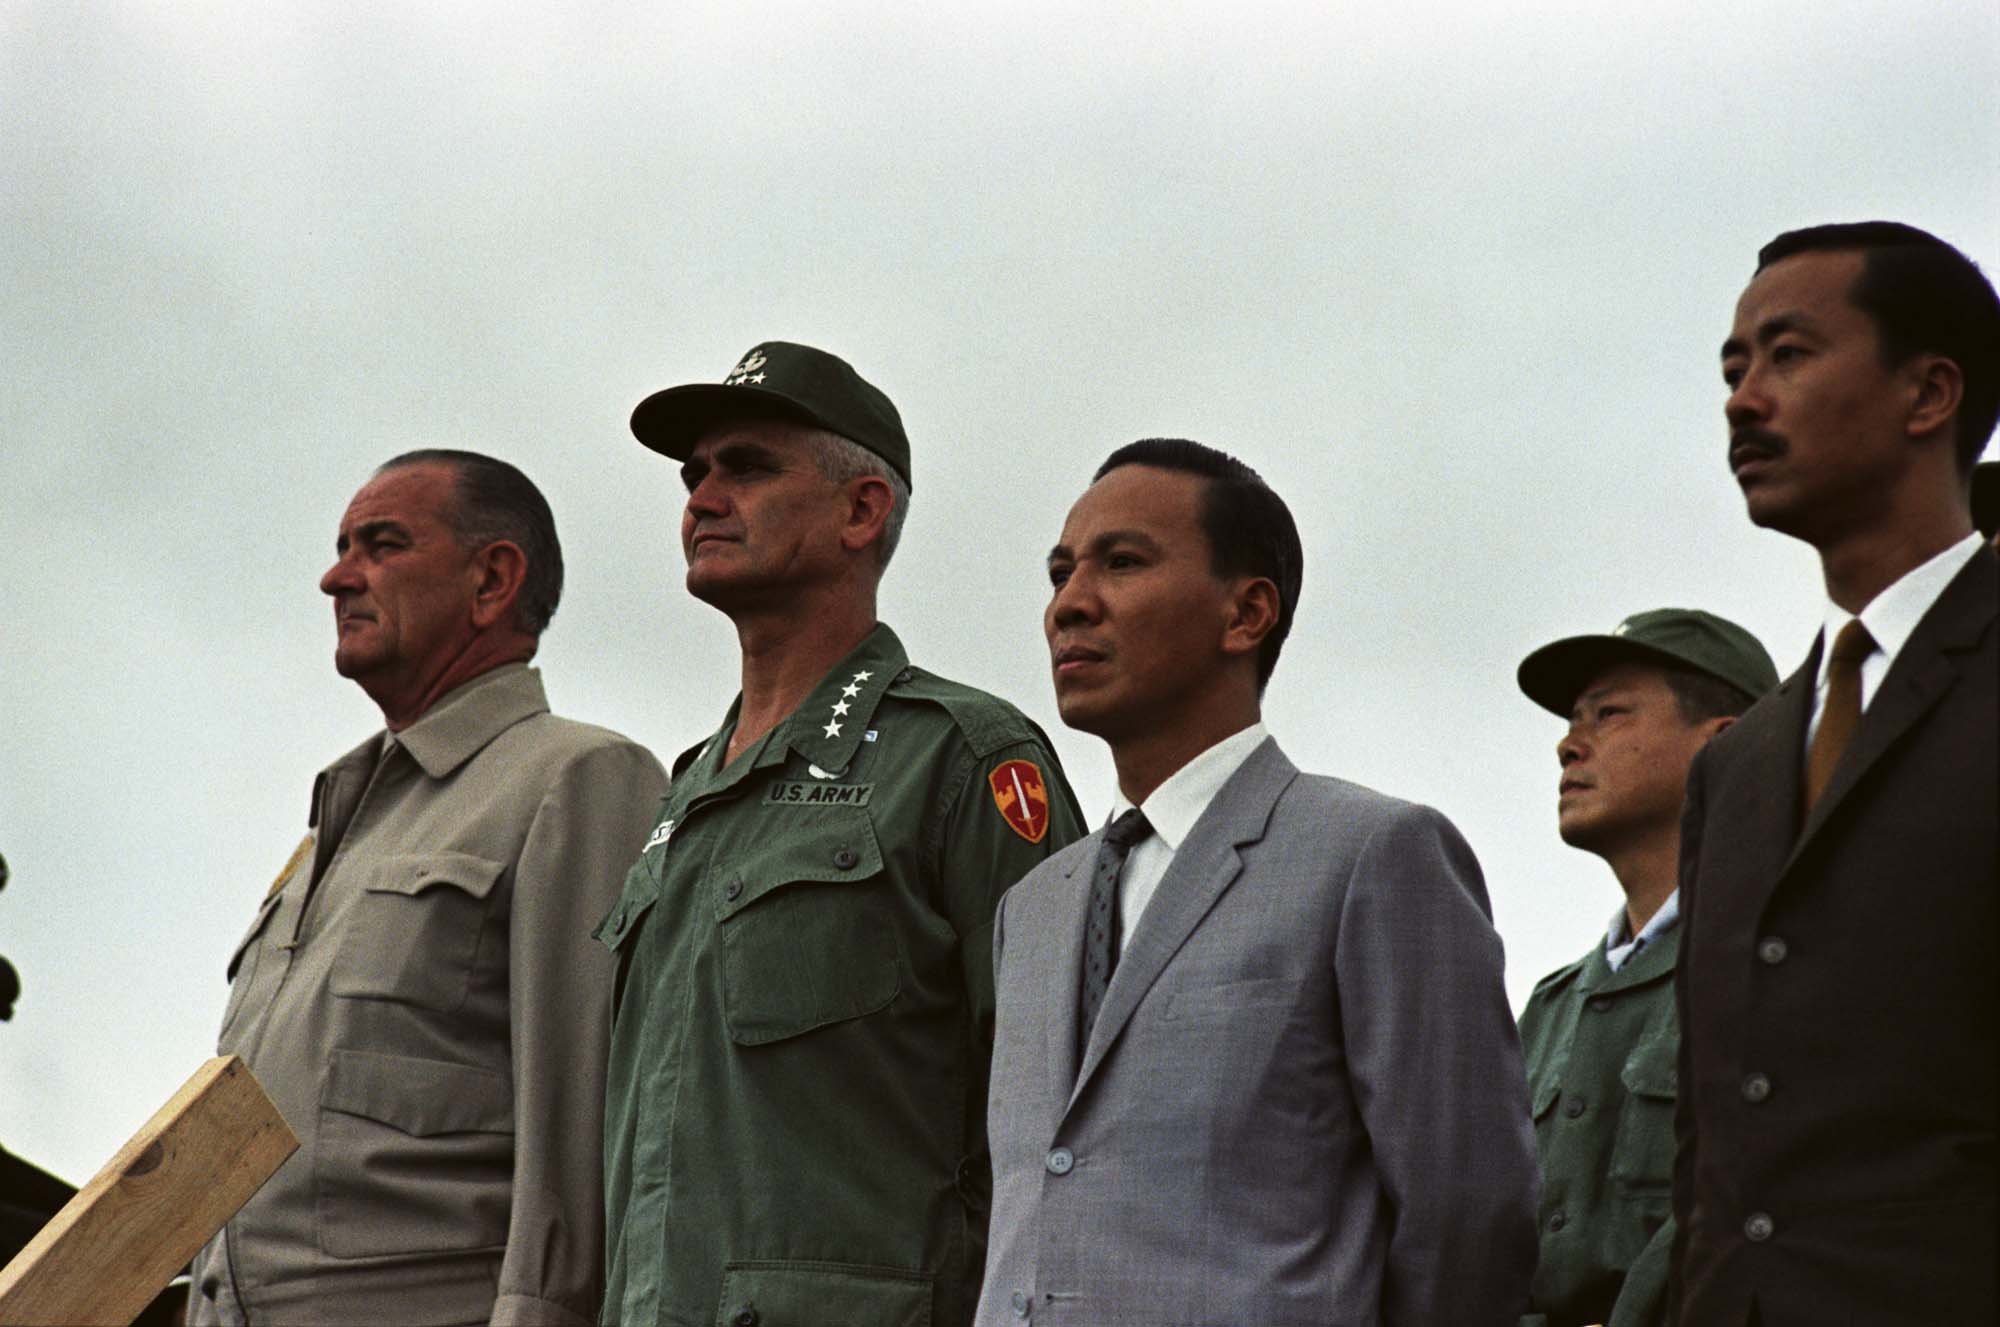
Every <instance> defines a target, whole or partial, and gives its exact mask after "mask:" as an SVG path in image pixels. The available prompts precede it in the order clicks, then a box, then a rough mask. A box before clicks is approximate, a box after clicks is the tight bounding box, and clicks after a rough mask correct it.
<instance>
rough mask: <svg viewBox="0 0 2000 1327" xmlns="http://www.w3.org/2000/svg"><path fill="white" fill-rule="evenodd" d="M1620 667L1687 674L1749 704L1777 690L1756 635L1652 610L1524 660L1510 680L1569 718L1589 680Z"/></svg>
mask: <svg viewBox="0 0 2000 1327" xmlns="http://www.w3.org/2000/svg"><path fill="white" fill-rule="evenodd" d="M1620 663H1653V664H1665V665H1667V666H1669V667H1674V668H1692V669H1693V670H1695V671H1696V672H1699V673H1706V674H1708V675H1709V676H1710V677H1714V678H1720V679H1721V680H1722V681H1724V682H1727V683H1729V684H1730V685H1731V686H1733V687H1735V688H1737V689H1738V690H1740V691H1741V692H1743V694H1744V695H1746V696H1749V697H1750V698H1751V699H1752V700H1755V699H1757V698H1758V697H1760V696H1762V695H1764V694H1765V693H1766V692H1768V691H1770V690H1771V689H1773V688H1774V687H1776V686H1777V685H1778V669H1777V667H1776V666H1775V665H1774V664H1773V663H1772V662H1771V656H1770V655H1769V654H1768V653H1766V652H1765V650H1764V647H1763V646H1762V645H1760V644H1758V642H1757V638H1756V637H1755V636H1753V635H1751V634H1750V633H1749V632H1747V631H1745V630H1744V629H1743V628H1741V627H1739V626H1737V625H1736V624H1735V623H1734V622H1731V621H1730V620H1729V619H1727V618H1722V617H1717V616H1716V615H1715V614H1713V613H1704V612H1702V611H1701V610H1700V609H1698V608H1655V609H1653V610H1651V611H1650V612H1645V613H1634V614H1633V615H1632V616H1630V617H1628V618H1626V619H1625V620H1624V621H1623V622H1620V623H1619V624H1618V625H1617V626H1615V627H1613V628H1612V629H1611V630H1610V632H1609V633H1607V634H1605V635H1601V636H1569V637H1565V638H1564V639H1562V640H1559V641H1555V642H1553V643H1551V644H1548V645H1544V646H1542V648H1541V649H1539V650H1536V651H1535V652H1534V653H1533V654H1530V655H1529V656H1528V657H1527V658H1525V659H1523V660H1521V666H1520V668H1519V669H1518V670H1517V671H1516V672H1515V674H1514V676H1515V680H1516V681H1518V682H1519V683H1520V684H1521V690H1522V691H1523V692H1524V693H1525V694H1526V695H1527V697H1528V699H1529V700H1532V701H1534V702H1535V703H1536V704H1537V705H1540V706H1541V707H1542V708H1543V709H1545V710H1548V711H1550V712H1552V713H1554V714H1556V715H1557V716H1559V717H1561V718H1565V719H1566V718H1568V717H1569V712H1570V707H1571V706H1572V705H1574V704H1575V703H1576V698H1577V695H1578V693H1579V692H1581V691H1582V690H1583V688H1584V687H1585V686H1586V685H1587V684H1588V683H1589V681H1590V679H1591V678H1593V677H1595V676H1597V674H1599V673H1601V672H1603V671H1604V670H1605V669H1606V668H1609V667H1611V666H1612V665H1613V664H1620Z"/></svg>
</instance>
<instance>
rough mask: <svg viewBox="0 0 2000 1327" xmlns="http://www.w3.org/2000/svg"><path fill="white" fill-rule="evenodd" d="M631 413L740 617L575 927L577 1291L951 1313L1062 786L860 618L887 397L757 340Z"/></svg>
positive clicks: (668, 1305)
mask: <svg viewBox="0 0 2000 1327" xmlns="http://www.w3.org/2000/svg"><path fill="white" fill-rule="evenodd" d="M632 431H633V433H634V434H636V435H637V436H638V438H639V440H640V441H641V442H643V443H644V444H645V445H646V446H648V447H651V448H652V449H653V450H655V451H658V452H662V453H664V454H665V455H667V456H670V457H672V458H674V459H675V460H678V461H679V462H680V463H681V478H682V480H683V482H684V483H685V485H686V488H687V495H688V496H687V505H686V508H685V510H684V511H683V512H682V514H681V546H682V549H683V551H684V552H685V554H686V556H687V588H688V591H689V593H691V594H692V595H694V596H695V597H696V598H697V599H700V600H702V601H703V602H705V603H707V604H710V605H712V606H713V607H715V608H717V609H720V610H721V611H722V612H723V613H725V614H727V615H728V616H729V618H730V620H731V622H732V624H733V625H734V626H735V628H736V633H737V638H738V641H739V644H740V646H741V650H742V689H741V692H740V694H739V695H738V697H737V699H736V701H735V703H734V704H732V705H731V706H730V708H729V711H728V713H727V714H726V715H724V716H723V720H722V724H721V726H720V727H719V728H717V729H716V731H715V732H714V733H713V734H712V735H711V736H710V737H708V738H707V739H706V740H705V741H703V742H702V743H700V744H699V745H697V746H695V747H693V748H691V749H690V750H688V751H687V752H685V753H684V754H682V755H681V757H680V758H679V760H677V761H676V762H675V763H674V778H673V785H672V788H671V790H670V791H669V793H668V795H667V798H666V800H665V801H664V803H663V804H662V805H661V808H660V813H659V818H658V822H657V827H656V828H655V829H654V830H653V833H652V835H651V837H650V839H649V840H648V842H647V843H646V845H645V851H644V853H643V855H642V856H641V857H640V859H639V861H638V863H637V864H636V865H635V866H634V867H633V868H632V870H631V872H630V874H629V875H628V876H627V878H626V883H625V890H624V894H623V896H622V897H621V898H620V899H619V901H618V904H617V906H616V907H614V908H613V909H612V910H611V912H610V914H609V915H607V916H606V917H605V918H604V921H603V923H602V924H601V925H600V926H599V927H598V928H597V936H598V939H599V940H601V941H602V942H603V943H604V944H605V945H606V946H607V947H608V948H609V949H610V950H611V951H612V952H613V953H614V954H615V955H616V960H617V992H618V994H617V1010H616V1014H615V1019H614V1023H613V1030H612V1050H611V1062H610V1071H609V1072H610V1081H609V1085H608V1091H607V1102H606V1119H605V1143H604V1146H605V1201H606V1213H607V1220H608V1227H607V1230H606V1243H607V1249H608V1258H609V1263H608V1268H607V1281H606V1287H605V1291H606V1293H605V1299H604V1309H603V1321H604V1322H605V1323H606V1324H622V1327H639V1325H640V1324H646V1325H647V1327H652V1325H653V1324H667V1323H673V1324H697V1323H698V1324H703V1325H704V1327H706V1324H712V1323H718V1322H719V1323H730V1324H741V1327H757V1325H758V1324H763V1325H764V1327H779V1325H780V1324H792V1323H837V1322H844V1323H867V1324H871V1327H872V1325H873V1324H885V1325H886V1324H891V1323H894V1324H899V1325H902V1327H919V1325H920V1327H943V1325H944V1324H954V1327H955V1325H956V1324H962V1323H964V1322H965V1321H966V1320H967V1319H968V1318H969V1317H970V1316H971V1313H972V1308H973V1304H974V1300H975V1298H976V1296H977V1293H978V1288H979V1276H980V1268H981V1265H982V1263H983V1261H984V1254H985V1231H986V1215H987V1207H988V1203H989V1198H990V1193H991V1180H990V1166H989V1164H988V1160H987V1154H986V1123H985V1102H986V1083H987V1070H988V1063H989V1060H990V1058H991V1054H992V1035H993V969H992V956H991V939H992V925H993V913H994V909H995V906H996V905H997V903H998V902H999V899H1000V895H1001V894H1002V893H1003V892H1005V891H1006V889H1007V888H1008V887H1009V886H1010V885H1012V884H1013V883H1014V882H1015V881H1016V880H1018V879H1019V878H1020V877H1021V876H1022V875H1024V874H1025V873H1026V872H1027V871H1028V870H1029V868H1031V867H1033V866H1034V865H1036V864H1037V863H1039V862H1041V861H1042V860H1043V859H1044V858H1045V857H1047V856H1048V855H1049V854H1050V853H1052V852H1054V851H1056V850H1057V849H1059V848H1061V847H1063V846H1064V845H1066V844H1068V843H1069V842H1071V841H1072V840H1074V839H1076V838H1079V837H1080V836H1081V834H1082V816H1081V812H1080V810H1079V808H1078V806H1077V803H1076V799H1075V797H1074V795H1073V794H1072V793H1071V792H1070V789H1069V785H1068V784H1067V783H1066V782H1065V780H1064V778H1063V774H1062V770H1061V768H1060V767H1059V766H1058V765H1057V764H1056V759H1055V756H1054V753H1053V752H1052V751H1051V749H1050V747H1049V744H1048V740H1047V738H1046V737H1045V736H1044V735H1043V734H1042V732H1041V730H1040V729H1038V728H1037V727H1036V726H1035V725H1034V724H1033V723H1032V722H1031V721H1030V720H1028V719H1027V718H1026V717H1025V716H1023V715H1022V714H1021V713H1020V712H1019V711H1018V710H1016V709H1015V708H1014V707H1013V706H1011V705H1009V704H1007V703H1006V702H1004V701H1002V700H999V699H996V698H995V697H993V696H990V695H987V694H985V693H984V692H980V691H975V690H973V689H972V688H970V687H966V686H961V685H959V684H957V683H955V682H950V681H947V680H945V679H944V678H941V677H938V676H936V675H935V674H932V673H929V672H926V671H924V670H923V669H921V668H917V667H914V666H912V665H911V664H910V662H909V659H908V658H907V656H906V655H905V654H904V650H903V645H902V642H901V641H899V640H898V639H897V638H896V635H895V633H894V632H892V631H891V630H890V629H889V628H888V626H886V625H885V624H882V623H880V622H879V621H878V620H877V619H876V615H875V614H876V586H877V583H878V581H879V580H880V578H881V575H882V570H883V568H884V566H885V565H886V564H887V562H888V560H889V557H890V555H891V554H892V553H893V551H894V549H895V546H896V541H897V536H898V534H899V532H900V530H901V527H902V524H903V518H904V514H905V512H906V511H907V510H908V505H909V493H910V445H909V441H908V439H907V438H906V437H905V435H904V432H903V426H902V421H901V419H900V418H899V417H898V415H897V413H896V409H895V407H894V406H893V405H891V404H890V402H889V398H888V397H886V396H884V395H883V394H882V393H881V392H880V391H878V390H877V389H876V388H874V387H873V386H871V385H870V384H869V383H867V382H866V381H864V380H863V379H862V378H861V377H860V376H859V375H857V374H856V373H855V372H854V370H853V369H852V368H850V367H849V366H848V365H847V364H846V363H845V362H844V361H842V360H840V359H838V358H836V357H835V356H833V355H830V354H827V353H825V352H824V351H820V350H815V349H813V348H811V347H808V346H800V345H793V344H789V343H787V342H782V341H767V342H765V343H763V344H761V345H759V346H757V347H755V348H753V349H752V350H751V351H750V352H749V353H748V354H746V355H745V356H744V357H743V359H742V361H741V362H739V363H738V364H737V365H736V367H735V368H734V369H732V370H731V371H730V372H729V373H728V374H727V375H726V376H725V377H724V379H723V381H722V382H721V383H706V384H696V385H690V386H684V387H675V388H670V389H668V390H667V391H663V392H660V393H657V394H655V395H653V396H651V397H648V398H647V399H646V400H645V401H643V402H641V403H640V405H639V407H638V409H637V410H635V411H634V412H633V415H632Z"/></svg>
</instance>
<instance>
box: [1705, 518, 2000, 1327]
mask: <svg viewBox="0 0 2000 1327" xmlns="http://www.w3.org/2000/svg"><path fill="white" fill-rule="evenodd" d="M1996 612H2000V558H1996V557H1995V555H1994V553H1993V551H1992V549H1990V548H1982V549H1981V550H1980V551H1979V553H1978V555H1977V556H1976V557H1975V558H1974V559H1973V560H1972V562H1971V563H1969V564H1968V565H1967V566H1966V567H1965V568H1964V569H1963V570H1962V571H1961V572H1960V574H1959V575H1958V576H1957V577H1956V578H1954V579H1953V580H1952V582H1951V583H1950V585H1949V586H1947V587H1946V589H1945V591H1944V593H1943V594H1942V595H1941V596H1940V597H1939V599H1938V601H1937V602H1936V603H1935V604H1933V605H1932V607H1931V609H1930V611H1929V612H1928V613H1927V614H1926V615H1925V616H1924V618H1923V620H1922V621H1921V622H1920V623H1918V625H1917V628H1916V630H1915V632H1914V633H1913V634H1912V635H1911V636H1910V638H1909V640H1908V641H1907V642H1906V643H1905V644H1904V646H1903V650H1902V652H1901V653H1900V654H1899V655H1897V657H1896V660H1895V662H1894V664H1893V665H1892V666H1891V667H1890V669H1889V672H1888V674H1887V676H1885V677H1884V678H1883V680H1882V684H1881V687H1880V688H1879V689H1878V691H1877V692H1876V694H1875V696H1874V697H1873V699H1872V700H1871V701H1870V703H1869V706H1868V709H1867V711H1866V713H1865V714H1864V715H1863V716H1862V720H1861V726H1860V728H1859V729H1858V730H1857V731H1856V733H1855V736H1854V739H1853V742H1852V744H1851V745H1850V746H1849V747H1848V749H1847V752H1846V754H1845V756H1844V757H1843V758H1842V761H1841V764H1840V766H1839V768H1838V769H1836V770H1835V771H1834V775H1833V781H1832V782H1831V783H1830V784H1829V785H1828V787H1827V790H1826V792H1825V794H1824V795H1823V796H1822V797H1821V799H1820V801H1819V802H1818V804H1817V805H1815V806H1814V807H1813V809H1812V813H1811V815H1810V816H1807V817H1805V819H1804V824H1803V826H1801V825H1800V818H1801V815H1800V805H1801V802H1802V799H1803V793H1802V789H1801V783H1802V768H1803V764H1804V743H1805V729H1806V721H1807V718H1808V716H1809V715H1810V713H1811V707H1812V696H1813V683H1814V679H1815V677H1816V674H1817V669H1818V665H1819V651H1818V649H1817V648H1816V649H1815V650H1814V651H1813V653H1812V655H1811V657H1810V658H1808V659H1807V660H1806V663H1805V666H1804V667H1802V668H1801V669H1800V670H1799V671H1798V672H1796V673H1794V674H1792V676H1791V677H1789V678H1787V679H1786V680H1785V682H1784V683H1783V685H1781V686H1780V687H1779V688H1778V690H1777V691H1776V692H1775V693H1773V694H1772V695H1770V696H1768V697H1766V698H1765V699H1764V700H1763V701H1761V702H1759V703H1758V704H1757V705H1756V706H1755V707H1754V708H1752V709H1751V710H1750V712H1749V713H1748V714H1746V715H1744V716H1743V718H1742V720H1741V721H1740V722H1738V723H1737V724H1736V725H1735V726H1734V727H1733V728H1730V729H1729V730H1728V731H1726V732H1724V733H1723V734H1722V735H1721V736H1719V737H1717V738H1716V740H1715V741H1714V742H1712V743H1711V744H1710V745H1709V747H1708V749H1707V750H1706V751H1704V752H1703V753H1702V754H1701V756H1700V757H1699V758H1698V759H1697V760H1696V761H1695V764H1694V768H1693V770H1692V771H1691V773H1690V775H1689V782H1688V799H1687V808H1686V817H1685V821H1684V824H1683V834H1682V844H1681V908H1682V917H1683V921H1682V926H1683V927H1684V928H1685V934H1684V938H1683V941H1682V949H1681V965H1680V972H1679V974H1678V978H1677V994H1678V1000H1679V1006H1680V1014H1681V1029H1682V1040H1681V1061H1680V1063H1681V1067H1680V1080H1681V1093H1680V1098H1679V1106H1678V1108H1677V1111H1676V1119H1675V1132H1676V1135H1677V1150H1676V1159H1675V1167H1674V1211H1675V1215H1676V1216H1677V1218H1678V1219H1679V1224H1680V1242H1679V1245H1678V1247H1677V1249H1676V1257H1675V1271H1674V1279H1673V1293H1674V1294H1675V1296H1676V1298H1677V1301H1678V1304H1679V1313H1680V1317H1679V1321H1680V1322H1682V1323H1686V1324H1700V1327H1715V1325H1717V1324H1734V1323H1739V1322H1743V1321H1745V1320H1746V1316H1747V1314H1748V1311H1749V1307H1750V1305H1751V1303H1752V1302H1753V1301H1754V1302H1755V1304H1756V1305H1757V1306H1758V1310H1759V1312H1760V1314H1761V1318H1762V1322H1763V1324H1764V1325H1765V1327H1791V1325H1792V1324H1801V1325H1804V1324H1813V1325H1814V1327H1819V1325H1821V1324H1826V1323H1850V1322H1852V1323H1868V1324H1871V1325H1873V1324H1898V1323H1911V1324H1915V1323H1942V1322H1953V1323H1958V1322H1965V1323H1971V1322H1992V1321H1994V1307H1995V1297H1994V1247H1995V1246H1994V1241H1995V1226H1994V1133H1995V1085H1996V1083H1995V1080H1996V1074H1995V1047H1996V1037H1995V1031H1996V1029H1995V1023H1996V1013H1995V1011H1996V1009H2000V976H1996V974H2000V954H1996V951H1995V944H1994V941H1995V933H1996V909H1995V900H1996V894H2000V845H1996V835H1995V820H1996V816H2000V812H1997V811H1996V808H2000V754H1996V751H2000V703H1996V690H2000V653H1996V643H1997V642H1996V638H2000V629H1996V625H1995V617H1996Z"/></svg>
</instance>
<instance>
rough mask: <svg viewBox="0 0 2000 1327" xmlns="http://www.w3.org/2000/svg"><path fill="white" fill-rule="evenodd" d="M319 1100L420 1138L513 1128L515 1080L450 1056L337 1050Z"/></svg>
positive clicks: (327, 1105) (493, 1131) (339, 1109)
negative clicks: (426, 1057) (432, 1057)
mask: <svg viewBox="0 0 2000 1327" xmlns="http://www.w3.org/2000/svg"><path fill="white" fill-rule="evenodd" d="M319 1104H320V1105H321V1106H323V1107H325V1108H326V1109H327V1110H337V1111H340V1112H342V1113H343V1114H347V1115H359V1116H361V1117H362V1118H364V1119H370V1120H377V1121H380V1122H381V1123H383V1124H389V1125H394V1126H395V1127H396V1128H398V1129H401V1130H402V1131H403V1132H404V1133H406V1134H411V1135H413V1136H415V1137H418V1138H428V1137H430V1136H431V1135H433V1134H444V1133H512V1132H513V1131H514V1085H513V1084H512V1083H510V1082H508V1081H507V1075H505V1074H502V1073H495V1072H494V1071H493V1070H491V1069H480V1068H476V1067H475V1066H473V1065H469V1064H453V1063H451V1062H449V1061H446V1060H420V1059H417V1058H415V1057H413V1056H408V1055H382V1054H378V1053H376V1052H373V1051H335V1052H333V1055H332V1058H331V1059H330V1061H329V1062H328V1064H327V1070H326V1086H325V1087H324V1088H322V1089H321V1090H320V1097H319Z"/></svg>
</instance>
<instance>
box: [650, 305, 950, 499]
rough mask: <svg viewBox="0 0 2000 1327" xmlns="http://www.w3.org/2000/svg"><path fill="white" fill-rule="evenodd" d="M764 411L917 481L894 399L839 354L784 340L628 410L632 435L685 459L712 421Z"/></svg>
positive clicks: (760, 414) (763, 415) (723, 421)
mask: <svg viewBox="0 0 2000 1327" xmlns="http://www.w3.org/2000/svg"><path fill="white" fill-rule="evenodd" d="M770 418H778V419H788V420H793V421H796V422H798V423H803V424H810V425H816V426H817V427H819V428H823V429H829V430H831V431H832V432H835V433H838V434H839V435H840V436H841V437H843V438H847V439H850V440H852V441H854V442H856V443H859V444H860V445H861V446H863V447H866V448H867V449H868V450H869V451H871V452H874V453H875V454H876V455H877V456H879V457H881V458H882V459H883V460H885V461H887V462H888V463H889V466H890V468H891V469H893V470H894V471H895V472H896V473H897V474H899V475H901V476H902V477H903V482H904V483H905V484H911V487H912V488H914V487H915V485H914V484H912V483H911V480H910V440H909V438H908V437H907V436H906V435H905V434H904V432H903V417H902V416H901V415H899V414H897V413H896V407H895V405H894V404H893V403H892V402H891V401H890V400H889V398H888V397H887V396H885V395H883V393H882V391H881V389H879V388H877V387H876V386H874V384H872V383H870V382H869V381H868V380H867V379H866V378H863V377H862V376H861V375H860V374H858V373H856V372H855V371H854V369H853V367H852V366H851V365H849V364H848V362H847V361H846V360H844V359H842V358H841V357H840V356H838V355H830V354H828V353H827V352H826V351H824V350H817V349H815V348H813V347H812V346H802V345H797V344H794V343H793V342H790V341H764V342H761V343H759V344H758V345H756V346H753V347H751V349H750V350H749V352H748V353H746V354H745V355H744V356H743V358H742V359H740V360H738V361H737V362H736V367H735V368H733V369H731V370H730V371H729V372H727V373H725V374H723V375H722V381H721V382H693V383H687V384H684V385H683V386H680V387H669V388H667V389H666V390H665V391H662V392H654V393H653V394H652V395H651V396H649V397H647V398H646V399H645V400H643V401H641V402H639V405H638V408H637V409H635V410H634V411H633V412H632V436H633V437H635V438H637V439H638V440H639V441H640V442H642V443H644V444H645V445H646V446H648V447H651V448H652V449H653V450H654V451H656V452H659V453H661V454H662V455H665V456H671V457H673V458H674V459H675V460H677V461H684V460H686V459H687V457H688V454H689V453H690V452H692V451H693V450H694V446H695V443H697V442H699V441H700V440H701V437H702V435H703V434H705V433H707V432H708V431H709V430H711V429H713V428H714V427H715V426H716V425H718V424H726V423H728V422H730V421H731V420H739V419H741V420H750V419H770Z"/></svg>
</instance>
